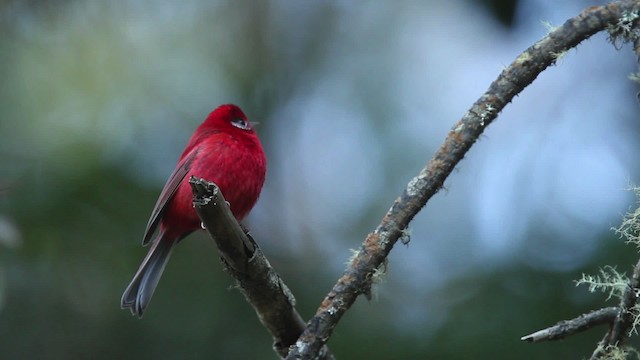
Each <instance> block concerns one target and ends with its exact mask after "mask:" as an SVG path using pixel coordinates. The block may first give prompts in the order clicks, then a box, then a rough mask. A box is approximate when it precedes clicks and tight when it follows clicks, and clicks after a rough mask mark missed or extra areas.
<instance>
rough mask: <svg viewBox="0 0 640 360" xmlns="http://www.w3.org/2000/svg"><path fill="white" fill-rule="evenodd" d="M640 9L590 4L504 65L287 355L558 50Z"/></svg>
mask: <svg viewBox="0 0 640 360" xmlns="http://www.w3.org/2000/svg"><path fill="white" fill-rule="evenodd" d="M639 8H640V2H639V1H630V0H627V1H618V2H615V3H612V4H609V5H607V6H602V7H591V8H589V9H587V10H585V11H583V12H582V13H581V14H580V15H578V16H577V17H574V18H571V19H569V20H568V21H567V22H566V23H564V24H563V25H562V26H560V27H558V28H557V29H555V30H554V31H552V32H551V33H549V34H548V35H547V36H545V37H544V38H543V39H542V40H540V41H538V42H537V43H535V44H534V45H533V46H531V47H530V48H529V49H527V50H526V51H525V52H523V53H522V54H521V55H520V56H518V57H517V58H516V60H515V61H514V62H513V63H512V64H511V65H509V67H507V68H506V69H505V70H504V71H502V73H501V74H500V76H498V78H497V79H496V80H495V81H494V82H493V83H492V84H491V86H490V87H489V89H488V90H487V92H485V93H484V94H483V95H482V96H481V97H480V98H479V99H478V100H477V101H476V102H475V103H474V104H473V106H472V107H471V109H470V110H469V111H468V112H467V113H466V114H465V115H464V116H463V117H462V119H461V120H460V121H459V122H458V123H457V124H455V125H454V126H453V128H452V130H451V131H450V132H449V135H448V136H447V138H446V139H445V141H444V144H443V145H442V146H441V147H440V149H439V150H438V151H437V152H436V154H435V155H434V157H433V158H432V159H431V160H430V161H429V164H428V165H427V166H426V167H425V168H424V169H422V170H421V171H420V173H419V174H418V175H417V176H416V177H414V178H413V179H411V181H410V182H409V184H408V185H407V187H406V188H405V190H404V191H403V193H402V194H401V195H400V197H398V198H397V199H396V201H395V202H394V203H393V205H392V206H391V208H390V209H389V211H388V212H387V214H386V215H385V216H384V218H383V219H382V221H381V223H380V224H379V225H378V227H377V228H376V229H375V230H374V232H373V233H371V234H369V235H368V236H367V237H366V239H365V240H364V242H363V244H362V246H361V247H360V250H359V251H358V252H357V255H356V256H355V257H354V258H353V260H352V261H351V262H350V264H349V265H348V266H347V268H346V270H345V272H344V274H343V275H342V277H340V279H338V281H337V283H336V284H335V285H334V286H333V288H332V290H331V291H330V292H329V294H327V296H326V297H325V298H324V300H323V301H322V303H321V304H320V307H319V308H318V310H317V311H316V314H315V316H314V317H313V318H312V319H311V320H309V322H308V323H307V327H306V329H305V331H304V333H303V334H302V335H301V336H300V338H299V339H298V341H297V342H296V344H295V346H293V347H292V348H291V351H290V353H289V355H288V356H287V359H315V358H316V357H317V354H318V353H319V351H320V349H321V348H322V347H323V345H324V344H325V343H326V342H327V341H328V340H329V338H330V336H331V334H332V332H333V329H334V328H335V326H336V325H337V324H338V322H339V321H340V319H341V318H342V316H343V315H344V313H345V312H346V311H347V310H348V309H349V308H350V307H351V305H352V304H353V303H354V302H355V300H356V298H357V297H358V295H360V294H369V293H370V287H371V283H372V275H373V273H374V271H375V270H376V269H377V268H378V267H379V266H380V265H381V264H382V263H383V262H384V260H385V259H386V257H387V255H388V254H389V252H390V251H391V248H392V247H393V245H395V243H396V241H397V240H398V239H399V238H400V237H401V236H402V235H403V230H404V229H406V227H407V226H408V225H409V222H410V221H411V220H412V219H413V217H414V216H415V215H416V214H417V213H418V212H419V211H420V209H422V207H423V206H424V205H425V204H426V203H427V201H428V200H429V199H430V198H431V197H432V196H433V195H434V194H435V193H437V192H438V190H440V188H442V186H443V183H444V181H445V179H446V178H447V176H449V174H450V173H451V171H452V170H453V168H454V167H455V166H456V165H457V164H458V162H460V160H462V158H463V157H464V155H465V154H466V152H467V151H468V150H469V149H470V148H471V146H472V145H473V144H474V143H475V142H476V140H477V139H478V137H479V136H480V134H481V133H482V132H483V131H484V129H485V128H486V127H487V126H488V125H489V124H490V123H491V122H492V121H493V120H494V119H495V118H496V116H497V115H498V113H499V112H500V111H501V110H502V109H503V108H504V107H505V106H506V105H507V104H508V103H509V102H511V101H512V100H513V98H514V97H515V96H516V95H517V94H518V93H520V92H521V91H522V90H523V89H524V88H525V87H526V86H528V85H529V84H530V83H531V82H533V80H535V78H536V77H537V76H538V74H540V72H542V71H543V70H544V69H545V68H547V67H548V66H549V65H551V64H553V63H554V62H555V61H556V59H557V56H558V54H562V53H563V52H565V51H566V50H568V49H570V48H572V47H574V46H576V45H578V44H579V43H580V42H581V41H583V40H585V39H587V38H588V37H590V36H591V35H593V34H595V33H596V32H598V31H600V30H603V29H604V28H605V27H606V26H607V25H609V24H612V23H615V22H616V21H617V19H618V17H619V16H620V14H622V12H623V11H633V10H636V11H637V10H638V9H639Z"/></svg>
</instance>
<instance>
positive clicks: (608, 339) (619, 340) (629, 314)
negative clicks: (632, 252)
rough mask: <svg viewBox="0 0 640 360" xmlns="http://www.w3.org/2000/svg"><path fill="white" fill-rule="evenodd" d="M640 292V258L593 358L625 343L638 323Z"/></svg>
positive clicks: (604, 355)
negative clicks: (639, 298)
mask: <svg viewBox="0 0 640 360" xmlns="http://www.w3.org/2000/svg"><path fill="white" fill-rule="evenodd" d="M639 292H640V260H639V261H638V262H637V263H636V265H635V266H634V267H633V274H632V275H631V279H629V284H628V286H627V287H626V288H625V290H624V293H623V294H622V296H621V298H620V306H618V308H617V312H616V317H615V318H614V319H613V321H612V325H611V327H610V328H609V331H607V333H606V334H605V336H604V338H603V339H602V340H601V341H600V343H599V344H598V347H597V348H596V350H595V351H594V352H593V354H592V355H591V359H593V360H595V359H603V358H606V356H607V354H609V353H611V352H612V351H617V350H618V349H619V348H621V347H622V346H623V345H624V342H625V340H626V339H627V338H628V337H629V335H630V334H631V331H632V330H633V328H634V326H635V325H636V321H637V320H636V318H637V317H638V315H639V314H638V313H637V310H635V309H636V306H637V303H638V294H639Z"/></svg>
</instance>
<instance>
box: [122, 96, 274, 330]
mask: <svg viewBox="0 0 640 360" xmlns="http://www.w3.org/2000/svg"><path fill="white" fill-rule="evenodd" d="M266 172H267V159H266V157H265V155H264V150H263V149H262V144H260V140H259V139H258V136H257V135H256V132H255V131H254V130H253V127H252V126H251V123H250V122H249V121H248V120H247V117H246V116H245V115H244V113H243V112H242V110H240V108H239V107H237V106H235V105H231V104H227V105H221V106H219V107H218V108H216V109H215V110H213V111H212V112H211V113H210V114H209V116H207V118H206V119H205V121H204V122H203V123H202V124H201V125H200V126H199V127H198V128H197V129H196V131H195V132H194V133H193V135H192V136H191V139H190V140H189V143H188V144H187V147H186V148H185V149H184V151H183V152H182V155H181V156H180V160H179V161H178V165H177V166H176V168H175V170H173V173H172V174H171V176H170V177H169V180H167V183H166V184H165V185H164V188H163V189H162V192H161V193H160V197H159V198H158V201H157V202H156V206H155V207H154V208H153V211H152V212H151V218H150V219H149V222H148V223H147V229H146V230H145V232H144V238H143V240H142V245H147V244H148V243H149V241H151V248H150V249H149V253H148V254H147V256H146V257H145V258H144V260H143V261H142V264H141V265H140V268H139V269H138V272H136V274H135V275H134V277H133V280H131V283H130V284H129V286H127V289H126V290H125V291H124V294H123V295H122V300H121V302H120V306H121V307H122V308H123V309H130V310H131V313H132V314H134V315H137V316H138V317H142V314H143V313H144V311H145V309H146V308H147V306H148V305H149V301H150V300H151V296H152V295H153V291H154V290H155V288H156V286H157V285H158V280H160V276H161V275H162V271H163V270H164V267H165V265H166V264H167V261H168V260H169V255H171V250H172V249H173V247H174V245H176V244H177V243H178V242H180V240H182V239H183V238H184V237H185V236H187V235H189V234H190V233H191V232H193V231H195V230H198V229H200V218H199V217H198V214H196V212H195V210H194V209H193V193H192V192H191V186H190V185H189V178H190V177H191V175H194V176H197V177H200V178H203V179H205V180H208V181H213V182H215V183H216V184H217V185H218V187H219V188H220V190H221V191H222V194H223V195H224V197H225V199H226V200H227V202H229V206H230V207H231V212H232V213H233V215H234V216H235V218H236V219H237V220H238V221H241V220H242V219H243V218H244V217H245V216H247V214H248V213H249V211H251V208H253V205H255V203H256V201H257V200H258V197H259V196H260V191H261V190H262V185H263V184H264V178H265V175H266ZM158 225H160V229H159V231H158V233H157V234H156V235H155V237H153V234H154V232H155V230H156V228H158Z"/></svg>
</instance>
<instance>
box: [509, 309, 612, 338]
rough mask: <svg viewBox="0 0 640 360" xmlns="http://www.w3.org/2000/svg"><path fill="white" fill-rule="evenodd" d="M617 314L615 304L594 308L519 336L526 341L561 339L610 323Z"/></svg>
mask: <svg viewBox="0 0 640 360" xmlns="http://www.w3.org/2000/svg"><path fill="white" fill-rule="evenodd" d="M616 316H618V308H617V307H615V306H612V307H607V308H602V309H599V310H594V311H592V312H590V313H587V314H583V315H580V316H579V317H577V318H575V319H571V320H563V321H560V322H558V323H557V324H555V325H553V326H550V327H548V328H546V329H543V330H540V331H536V332H534V333H533V334H529V335H526V336H523V337H521V338H520V340H523V341H528V342H541V341H553V340H561V339H564V338H566V337H567V336H570V335H573V334H576V333H579V332H582V331H585V330H587V329H591V328H592V327H595V326H598V325H602V324H612V323H613V321H614V320H615V319H616Z"/></svg>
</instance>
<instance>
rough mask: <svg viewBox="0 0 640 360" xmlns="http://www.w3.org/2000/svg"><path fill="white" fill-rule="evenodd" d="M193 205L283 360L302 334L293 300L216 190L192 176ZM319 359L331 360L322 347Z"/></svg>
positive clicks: (330, 355)
mask: <svg viewBox="0 0 640 360" xmlns="http://www.w3.org/2000/svg"><path fill="white" fill-rule="evenodd" d="M189 183H190V184H191V189H192V191H193V194H194V201H193V205H194V207H195V210H196V212H197V213H198V215H199V216H200V219H201V220H202V223H203V224H204V226H205V227H206V229H207V231H208V232H209V235H210V236H211V238H212V239H213V240H214V242H215V243H216V245H217V247H218V250H219V251H220V255H221V259H222V263H223V265H224V267H225V270H227V272H228V273H229V274H230V275H231V276H232V277H233V278H234V279H235V280H236V282H237V283H238V287H239V289H240V291H241V292H242V293H243V294H244V296H245V298H246V299H247V301H248V302H249V304H251V306H253V308H254V309H255V311H256V313H257V314H258V318H259V319H260V321H261V322H262V324H263V325H264V326H265V327H266V328H267V329H268V330H269V332H270V333H271V335H272V336H273V340H274V344H273V347H274V350H275V351H276V352H277V353H278V354H279V355H280V356H281V357H285V356H286V355H287V352H288V350H289V346H290V345H292V344H293V343H294V342H295V341H296V339H297V338H298V336H300V334H301V333H302V331H303V330H304V321H303V320H302V317H301V316H300V314H298V312H297V311H296V309H295V307H294V306H295V299H294V297H293V294H292V293H291V291H289V288H288V287H287V286H286V285H285V284H284V282H283V281H282V279H281V278H280V276H279V275H278V274H277V273H276V272H275V270H273V268H272V267H271V265H270V264H269V261H268V260H267V258H265V256H264V255H263V254H262V251H261V250H260V248H259V247H258V245H257V244H256V243H255V242H254V241H253V239H252V238H251V237H250V236H248V235H247V234H246V233H245V232H244V230H243V229H242V228H241V227H240V225H239V224H238V222H237V221H236V219H235V218H234V217H233V214H232V213H231V210H230V209H229V206H227V204H226V201H225V200H224V197H223V196H222V193H221V192H220V190H219V189H218V187H217V186H216V185H215V184H214V183H212V182H207V181H206V180H203V179H199V178H196V177H194V176H192V177H191V179H189ZM322 353H323V355H322V356H321V357H320V359H333V355H332V354H331V353H330V352H329V350H328V348H327V347H326V346H325V347H324V348H323V351H322Z"/></svg>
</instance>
